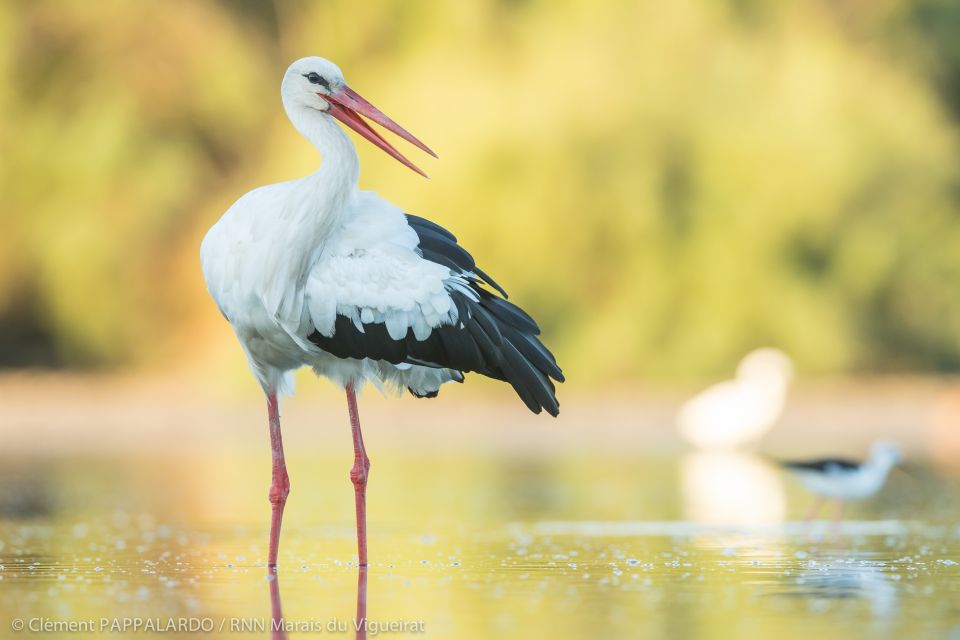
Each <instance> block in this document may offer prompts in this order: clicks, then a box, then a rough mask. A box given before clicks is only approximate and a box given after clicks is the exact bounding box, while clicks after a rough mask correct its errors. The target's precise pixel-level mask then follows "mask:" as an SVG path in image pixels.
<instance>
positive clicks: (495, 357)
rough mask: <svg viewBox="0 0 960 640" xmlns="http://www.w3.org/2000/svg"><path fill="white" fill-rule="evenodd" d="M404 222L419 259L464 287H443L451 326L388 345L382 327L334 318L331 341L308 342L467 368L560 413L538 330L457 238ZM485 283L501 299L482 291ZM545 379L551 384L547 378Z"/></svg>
mask: <svg viewBox="0 0 960 640" xmlns="http://www.w3.org/2000/svg"><path fill="white" fill-rule="evenodd" d="M407 223H408V224H409V225H410V227H411V228H412V229H413V230H414V231H415V232H416V233H417V236H418V237H419V239H420V243H419V250H420V252H421V255H422V256H423V258H424V259H426V260H429V261H431V262H435V263H437V264H441V265H443V266H445V267H447V268H448V269H450V271H451V272H452V273H454V274H456V275H458V276H460V277H461V278H462V279H463V280H464V281H466V282H467V287H468V288H469V292H470V293H467V292H466V291H464V290H462V289H460V288H457V287H448V293H449V295H450V297H451V299H452V300H453V303H454V304H455V305H456V307H457V312H458V316H459V322H458V323H457V324H456V325H449V326H440V327H435V328H434V329H432V330H431V332H430V335H429V336H428V337H427V338H426V339H425V340H417V339H416V337H415V336H414V335H413V329H408V331H407V335H406V336H405V337H404V338H403V339H401V340H394V339H393V338H391V337H390V334H389V333H388V332H387V328H386V325H385V324H383V323H371V324H363V325H362V327H363V330H362V331H361V330H360V329H359V328H358V327H357V326H356V325H355V324H354V322H353V320H351V319H350V318H348V317H346V316H342V315H338V316H337V317H336V321H335V323H334V333H333V335H332V336H330V337H326V336H323V335H321V334H320V333H319V332H316V331H315V332H314V333H313V334H311V335H310V336H309V339H310V341H311V342H313V343H314V344H316V345H317V346H318V347H320V348H321V349H323V350H324V351H327V352H328V353H331V354H333V355H335V356H337V357H339V358H371V359H374V360H386V361H387V362H391V363H394V364H400V363H408V364H417V365H422V366H427V367H437V368H444V369H452V370H455V371H461V372H469V371H474V372H477V373H480V374H482V375H485V376H488V377H490V378H495V379H497V380H503V381H505V382H508V383H509V384H510V385H511V386H512V387H513V389H514V390H515V391H516V392H517V395H519V396H520V398H521V399H522V400H523V402H524V403H525V404H526V405H527V407H529V408H530V410H531V411H533V412H534V413H540V411H541V410H542V409H546V411H547V413H549V414H551V415H554V416H556V415H557V414H558V413H559V412H560V405H559V403H558V402H557V396H556V389H555V387H554V384H553V380H556V381H557V382H563V379H564V378H563V372H562V371H561V370H560V367H559V366H557V361H556V359H555V358H554V357H553V354H551V353H550V351H549V350H548V349H547V348H546V347H545V346H544V345H543V343H542V342H540V340H539V339H538V338H537V336H538V335H539V333H540V328H539V327H538V326H537V323H536V322H534V321H533V318H531V317H530V316H529V315H527V313H526V312H524V311H523V310H522V309H521V308H520V307H518V306H516V305H514V304H513V303H511V302H508V301H507V300H506V297H507V294H506V292H505V291H504V290H503V288H502V287H500V285H498V284H497V283H496V282H495V281H494V280H493V279H492V278H491V277H490V276H488V275H487V274H486V273H484V272H483V271H482V270H480V269H479V268H478V267H477V265H476V263H475V262H474V259H473V256H471V255H470V254H469V253H468V252H467V251H466V250H465V249H464V248H463V247H461V246H460V245H458V244H457V239H456V237H455V236H454V235H453V234H452V233H450V232H449V231H447V230H446V229H444V228H443V227H441V226H440V225H438V224H435V223H433V222H430V221H429V220H426V219H424V218H420V217H418V216H413V215H407ZM484 284H486V285H489V286H490V287H492V288H493V289H495V290H496V291H497V292H499V293H500V294H501V295H503V298H501V297H499V296H497V295H496V294H494V293H492V292H490V291H488V290H487V289H485V288H484V287H483V286H482V285H484ZM551 378H552V379H553V380H551Z"/></svg>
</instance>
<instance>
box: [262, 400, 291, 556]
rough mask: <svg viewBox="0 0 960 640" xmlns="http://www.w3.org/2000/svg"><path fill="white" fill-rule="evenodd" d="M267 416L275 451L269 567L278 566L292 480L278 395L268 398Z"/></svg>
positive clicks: (271, 487) (271, 497)
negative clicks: (286, 458) (285, 506)
mask: <svg viewBox="0 0 960 640" xmlns="http://www.w3.org/2000/svg"><path fill="white" fill-rule="evenodd" d="M267 414H268V415H269V417H270V448H271V449H272V450H273V480H272V482H271V483H270V504H271V505H272V510H271V516H270V550H269V552H268V555H267V566H268V567H276V566H277V550H278V549H279V547H280V520H281V519H283V506H284V505H285V504H286V503H287V496H288V495H289V494H290V478H289V477H288V476H287V463H286V462H285V461H284V459H283V439H282V438H281V437H280V407H279V405H278V404H277V394H276V393H271V394H269V395H268V396H267Z"/></svg>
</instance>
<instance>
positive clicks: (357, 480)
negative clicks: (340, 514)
mask: <svg viewBox="0 0 960 640" xmlns="http://www.w3.org/2000/svg"><path fill="white" fill-rule="evenodd" d="M346 391H347V408H348V409H349V411H350V428H351V429H352V430H353V468H352V469H350V480H351V481H352V482H353V491H354V494H355V495H356V501H357V556H358V559H359V563H360V566H361V567H366V566H367V475H368V474H369V473H370V459H369V458H367V452H366V450H365V449H364V448H363V434H362V433H361V432H360V413H359V412H358V411H357V393H356V390H355V389H354V387H353V383H352V382H351V383H349V384H347V388H346Z"/></svg>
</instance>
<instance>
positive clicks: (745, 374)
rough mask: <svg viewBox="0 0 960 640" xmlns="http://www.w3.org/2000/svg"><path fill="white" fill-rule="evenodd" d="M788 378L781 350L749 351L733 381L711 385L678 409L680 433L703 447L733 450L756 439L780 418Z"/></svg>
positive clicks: (789, 372)
mask: <svg viewBox="0 0 960 640" xmlns="http://www.w3.org/2000/svg"><path fill="white" fill-rule="evenodd" d="M792 377H793V364H792V363H791V361H790V358H789V357H788V356H787V355H786V354H785V353H783V352H782V351H779V350H778V349H770V348H767V349H757V350H756V351H752V352H750V353H749V354H747V356H746V357H745V358H744V359H743V360H742V361H741V362H740V365H739V366H738V367H737V377H736V378H735V379H734V380H728V381H726V382H721V383H719V384H716V385H713V386H712V387H710V388H708V389H706V390H704V391H703V392H701V393H699V394H698V395H696V396H694V397H693V398H691V399H690V400H688V401H687V402H686V403H685V404H684V405H683V406H682V407H681V408H680V412H679V414H678V415H677V425H678V427H679V430H680V433H681V435H682V436H683V437H684V438H685V439H686V440H687V441H688V442H690V443H691V444H693V445H694V446H697V447H701V448H704V449H708V448H734V447H738V446H740V445H743V444H746V443H748V442H752V441H754V440H757V439H759V438H760V437H761V436H762V435H764V434H765V433H766V432H767V431H769V430H770V429H771V428H772V427H773V425H774V424H775V423H776V422H777V420H778V419H779V418H780V415H781V413H782V412H783V405H784V402H785V401H786V396H787V387H788V386H789V384H790V380H791V378H792Z"/></svg>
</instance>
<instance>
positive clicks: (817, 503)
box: [803, 496, 823, 522]
mask: <svg viewBox="0 0 960 640" xmlns="http://www.w3.org/2000/svg"><path fill="white" fill-rule="evenodd" d="M822 506H823V498H821V497H819V496H818V497H816V498H815V499H814V501H813V504H812V505H810V510H809V511H807V515H806V516H804V518H803V519H804V520H806V521H807V522H810V521H811V520H813V519H814V518H816V517H817V513H819V512H820V507H822Z"/></svg>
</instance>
